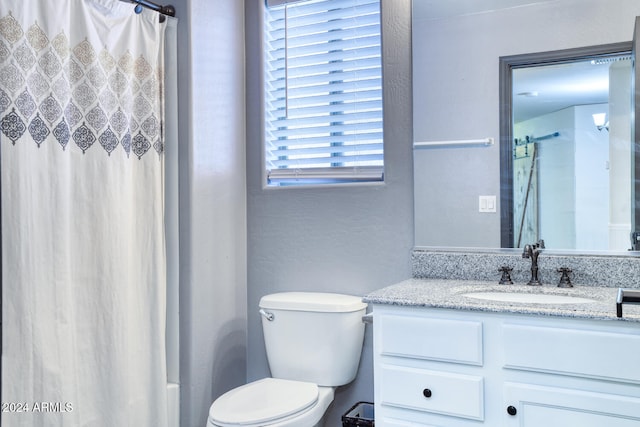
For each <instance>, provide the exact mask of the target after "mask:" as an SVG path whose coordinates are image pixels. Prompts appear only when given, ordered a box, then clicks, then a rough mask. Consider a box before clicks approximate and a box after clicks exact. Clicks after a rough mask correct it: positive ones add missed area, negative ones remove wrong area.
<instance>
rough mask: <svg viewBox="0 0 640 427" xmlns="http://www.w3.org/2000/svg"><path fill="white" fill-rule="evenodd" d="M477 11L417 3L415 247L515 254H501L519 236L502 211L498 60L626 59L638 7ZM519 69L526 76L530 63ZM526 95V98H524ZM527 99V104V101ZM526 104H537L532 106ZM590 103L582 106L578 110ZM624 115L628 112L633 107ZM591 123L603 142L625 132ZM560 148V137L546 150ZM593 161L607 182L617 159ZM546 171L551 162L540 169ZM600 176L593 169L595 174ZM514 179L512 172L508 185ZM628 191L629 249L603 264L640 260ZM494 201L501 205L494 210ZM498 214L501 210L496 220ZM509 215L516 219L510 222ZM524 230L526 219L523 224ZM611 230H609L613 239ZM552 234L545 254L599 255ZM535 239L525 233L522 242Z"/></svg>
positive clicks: (569, 2)
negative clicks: (541, 55) (622, 55)
mask: <svg viewBox="0 0 640 427" xmlns="http://www.w3.org/2000/svg"><path fill="white" fill-rule="evenodd" d="M480 3H482V4H480ZM480 3H479V2H477V0H456V1H455V2H454V1H445V0H413V18H412V19H413V27H412V51H413V73H412V76H413V77H412V78H413V135H414V143H416V144H414V151H413V173H414V187H413V192H414V218H415V222H414V236H415V241H414V242H415V246H416V247H418V248H437V249H447V250H454V251H455V250H461V249H463V250H469V249H472V248H474V249H483V250H484V249H487V250H490V251H502V250H507V251H516V250H514V249H505V248H512V247H513V246H515V245H516V242H515V240H514V235H515V233H516V231H515V229H516V227H515V221H514V219H513V216H514V214H513V208H512V209H511V211H507V210H506V209H505V207H506V206H505V201H506V203H508V202H509V198H508V197H504V194H505V190H504V189H505V185H507V184H506V182H505V181H506V180H505V173H503V167H502V163H504V162H503V159H502V157H504V156H503V155H502V154H501V152H502V149H501V148H503V146H502V143H503V140H504V139H505V137H503V131H502V128H503V127H504V126H503V125H502V122H504V119H502V117H503V114H504V113H505V111H504V110H505V108H506V107H505V105H506V106H507V107H508V108H511V105H510V102H511V100H509V101H507V102H503V101H501V91H502V89H501V86H502V83H501V82H500V76H499V74H500V72H501V71H500V59H501V58H509V57H511V58H512V59H513V58H516V57H518V56H519V55H523V54H529V53H532V52H552V51H553V52H561V53H563V54H567V53H568V52H571V51H573V52H571V53H572V54H575V53H576V51H575V49H576V48H577V49H584V46H606V47H607V48H606V50H605V51H604V52H595V53H594V52H589V53H588V55H594V54H596V55H597V54H608V53H610V51H609V49H610V48H611V46H615V45H617V44H620V45H622V47H621V50H622V51H625V52H627V51H628V50H629V49H633V47H632V44H631V40H632V39H633V37H634V35H633V32H634V23H635V16H637V15H640V4H639V3H638V2H637V1H636V0H620V1H619V2H618V1H617V2H616V7H615V8H611V7H610V5H609V3H608V2H606V1H605V0H580V1H579V2H577V1H575V0H549V1H539V0H529V1H526V0H500V2H480ZM577 16H579V19H577ZM616 49H618V48H616ZM580 55H586V53H585V52H583V53H581V54H580ZM580 55H578V56H580ZM552 59H553V60H557V59H559V58H552ZM546 60H547V59H545V61H546ZM518 65H519V66H522V68H525V67H524V65H525V64H518ZM536 68H540V67H536ZM502 72H503V71H502ZM526 91H527V90H524V89H523V90H522V91H521V92H526ZM531 91H535V89H532V90H531ZM540 95H542V92H541V94H540ZM510 96H511V95H510ZM502 97H503V98H504V95H503V96H502ZM521 97H524V98H526V95H522V96H521ZM542 98H543V96H539V97H538V99H542ZM526 99H528V100H532V99H533V97H531V98H526ZM584 103H585V102H584V101H579V102H578V104H579V105H583V104H584ZM598 103H600V102H598ZM626 106H627V108H629V102H627V105H626ZM634 115H635V113H634ZM590 120H591V123H590V124H589V125H588V126H589V132H592V133H593V134H594V135H597V136H598V137H602V138H607V137H608V136H606V134H607V132H609V134H611V132H612V128H613V127H617V128H618V129H621V127H620V126H615V124H610V131H607V130H602V131H598V130H597V128H596V126H595V124H594V123H593V119H592V118H590ZM586 126H587V125H585V129H586ZM629 127H630V126H629ZM562 129H563V128H560V127H553V128H551V129H549V132H546V133H540V132H539V131H537V130H536V132H535V133H536V135H534V134H533V133H531V132H529V133H525V134H523V135H522V138H524V139H525V140H526V137H527V136H529V137H530V140H531V139H532V137H540V136H547V135H549V134H554V133H555V132H557V131H560V130H562ZM631 132H635V130H631ZM564 133H565V134H567V132H564ZM574 133H575V131H574ZM564 136H565V135H562V137H564ZM515 137H516V136H515V135H511V136H509V137H506V139H507V141H508V142H509V147H510V148H509V150H512V149H513V147H511V144H512V139H514V138H515ZM518 137H519V138H520V135H518ZM486 139H491V140H493V141H495V144H493V145H491V144H489V145H484V144H475V145H462V146H458V145H455V146H454V145H453V144H440V145H433V146H428V147H423V148H415V145H417V143H422V142H426V143H433V142H438V143H440V142H445V143H450V142H452V141H459V140H473V141H480V140H482V141H484V140H486ZM636 140H638V138H637V137H635V136H634V137H633V138H627V143H631V141H636ZM558 141H559V140H558V138H554V139H551V140H547V141H546V142H547V143H550V142H558ZM542 144H543V143H542V142H540V143H539V145H542ZM547 145H549V144H547ZM509 152H510V151H509ZM629 155H630V154H629ZM633 156H635V153H634V154H633ZM556 157H557V156H556ZM572 157H575V156H572ZM594 159H595V160H593V161H594V162H598V165H599V166H598V168H600V169H601V172H602V173H606V172H607V169H606V167H607V165H606V161H611V159H609V158H604V156H599V157H598V156H595V157H594ZM547 160H548V159H547ZM603 163H604V166H603ZM634 163H635V161H634ZM544 165H550V163H549V162H544ZM512 166H513V165H512ZM594 167H595V166H590V168H592V170H593V168H594ZM520 169H521V175H523V176H524V178H526V179H527V180H528V174H526V173H524V172H525V171H526V172H529V171H530V170H531V168H530V165H529V169H527V167H526V165H525V166H522V167H521V168H520ZM588 170H589V169H588ZM512 173H513V170H511V172H510V174H509V176H512ZM510 179H511V180H512V178H510ZM552 182H553V181H552ZM626 185H627V186H629V185H631V189H630V190H625V191H628V192H631V194H632V196H630V197H631V198H632V200H633V202H632V200H628V197H627V200H628V202H629V209H628V210H627V211H626V213H625V215H626V219H625V222H626V225H625V226H624V227H626V229H624V228H621V231H620V232H619V233H618V235H619V236H621V237H620V239H622V240H624V241H623V242H622V243H623V244H624V245H623V246H619V247H621V248H624V249H616V250H612V249H603V250H599V249H598V250H597V252H599V253H600V252H601V254H602V255H615V256H621V255H625V254H629V255H633V256H636V254H640V251H637V252H634V253H633V254H631V253H630V252H629V251H628V249H630V248H631V243H632V242H631V241H630V236H629V230H635V229H636V227H635V225H634V224H635V223H638V221H637V220H635V219H632V220H631V221H630V220H629V219H628V216H629V215H633V216H635V214H632V213H631V212H632V210H631V207H630V206H631V204H633V205H634V206H637V205H638V203H636V202H635V198H636V194H640V189H639V190H636V188H635V186H636V180H635V178H629V179H628V180H627V182H626ZM525 188H526V187H525ZM508 189H509V191H508V192H507V193H506V194H511V196H510V197H511V203H512V202H513V182H511V187H508ZM565 199H568V198H567V197H565ZM485 200H488V201H489V202H487V206H483V201H485ZM492 200H496V202H495V203H491V201H492ZM601 205H602V203H600V199H598V200H596V201H595V202H593V205H592V209H595V208H600V207H602V206H601ZM558 206H559V205H558ZM484 207H486V208H488V209H483V208H484ZM492 208H497V209H495V211H494V210H493V209H492ZM529 208H530V206H529ZM529 208H528V209H529ZM634 211H635V209H634ZM505 212H511V213H510V214H509V215H508V216H507V214H505ZM516 215H517V214H516ZM508 218H510V219H508ZM583 218H584V216H583ZM587 218H588V217H587ZM505 221H509V222H511V226H510V233H511V236H510V237H509V238H508V239H506V241H507V242H508V243H503V240H505V237H504V235H505V232H504V230H505V226H504V224H505ZM521 221H522V215H520V216H519V221H518V222H521ZM621 223H623V221H622V220H615V221H612V224H621ZM629 223H631V225H629ZM608 227H609V225H606V226H605V227H604V228H603V229H604V230H605V232H607V233H608ZM546 234H548V233H545V232H544V230H543V233H542V234H541V235H540V237H542V238H543V239H545V241H546V242H548V243H549V246H548V249H549V251H550V250H555V251H556V252H560V253H567V254H575V253H578V254H580V253H585V254H586V253H593V252H594V250H592V249H581V248H580V246H575V247H574V246H573V245H572V247H566V246H565V244H561V246H559V245H560V244H558V245H556V246H555V247H552V246H551V245H553V244H554V242H553V239H552V238H551V236H547V235H546ZM591 234H592V233H591V232H587V233H585V232H582V233H578V236H579V237H590V236H591ZM533 236H534V235H533V234H530V235H525V234H524V232H523V234H522V236H521V241H522V242H525V240H529V239H531V238H532V237H533ZM563 246H564V247H563Z"/></svg>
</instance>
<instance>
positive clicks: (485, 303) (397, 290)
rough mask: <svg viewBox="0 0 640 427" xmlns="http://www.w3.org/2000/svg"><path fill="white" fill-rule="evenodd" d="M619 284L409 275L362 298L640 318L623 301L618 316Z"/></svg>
mask: <svg viewBox="0 0 640 427" xmlns="http://www.w3.org/2000/svg"><path fill="white" fill-rule="evenodd" d="M471 292H517V293H524V294H545V295H560V296H573V297H580V298H587V299H590V300H593V302H589V303H579V304H574V303H569V304H566V303H565V304H547V303H543V304H540V303H531V302H506V301H495V300H484V299H478V298H471V297H469V296H465V295H464V294H468V293H471ZM617 294H618V288H611V287H596V286H583V287H581V286H579V285H577V284H576V285H574V287H573V288H558V287H556V286H551V285H546V286H527V285H524V284H514V285H499V284H496V283H495V282H484V281H473V280H444V279H408V280H405V281H403V282H400V283H397V284H395V285H391V286H387V287H386V288H382V289H379V290H377V291H374V292H372V293H370V294H368V295H366V296H365V297H364V298H363V301H364V302H366V303H371V304H391V305H402V306H412V307H432V308H448V309H455V310H468V311H487V312H498V313H517V314H534V315H542V316H557V317H571V318H582V319H599V320H618V321H620V320H626V321H634V322H640V305H630V304H624V305H623V310H622V314H623V317H622V318H618V317H617V316H616V297H617Z"/></svg>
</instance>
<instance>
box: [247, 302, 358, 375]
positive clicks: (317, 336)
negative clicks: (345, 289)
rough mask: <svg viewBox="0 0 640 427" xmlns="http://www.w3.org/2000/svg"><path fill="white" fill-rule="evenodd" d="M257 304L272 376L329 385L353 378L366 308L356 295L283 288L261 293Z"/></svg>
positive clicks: (356, 369)
mask: <svg viewBox="0 0 640 427" xmlns="http://www.w3.org/2000/svg"><path fill="white" fill-rule="evenodd" d="M259 306H260V313H261V314H262V330H263V332H264V342H265V347H266V350H267V359H268V361H269V367H270V368H271V375H272V376H273V377H274V378H282V379H289V380H297V381H309V382H313V383H316V384H318V385H321V386H332V387H337V386H341V385H344V384H347V383H349V382H351V381H353V379H354V378H355V377H356V373H357V371H358V365H359V363H360V355H361V353H362V342H363V339H364V323H363V322H362V316H363V315H364V314H365V312H366V308H367V304H366V303H363V302H362V300H361V298H360V297H355V296H351V295H342V294H332V293H318V292H283V293H277V294H271V295H266V296H264V297H262V298H261V299H260V304H259ZM270 319H271V320H270Z"/></svg>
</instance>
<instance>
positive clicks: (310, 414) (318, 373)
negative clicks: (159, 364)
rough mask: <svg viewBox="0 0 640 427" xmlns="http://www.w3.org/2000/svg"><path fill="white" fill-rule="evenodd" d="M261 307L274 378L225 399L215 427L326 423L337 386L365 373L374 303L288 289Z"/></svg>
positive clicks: (211, 425) (213, 411) (214, 409)
mask: <svg viewBox="0 0 640 427" xmlns="http://www.w3.org/2000/svg"><path fill="white" fill-rule="evenodd" d="M259 307H260V311H259V313H260V315H261V316H262V329H263V333H264V341H265V348H266V352H267V360H268V362H269V368H270V370H271V375H272V378H263V379H261V380H257V381H253V382H251V383H249V384H245V385H243V386H240V387H237V388H235V389H233V390H230V391H228V392H226V393H225V394H223V395H222V396H220V397H219V398H217V399H216V400H215V401H214V402H213V403H212V404H211V407H210V408H209V418H208V421H207V427H265V426H267V427H314V426H318V427H320V426H322V425H323V419H324V414H325V412H326V411H327V408H328V407H329V405H331V402H332V401H333V398H334V392H335V389H336V387H339V386H342V385H345V384H348V383H350V382H351V381H353V379H354V378H355V376H356V373H357V371H358V365H359V363H360V355H361V353H362V344H363V340H364V323H363V322H362V316H363V315H364V314H365V312H366V308H367V304H365V303H363V302H362V300H361V298H360V297H355V296H351V295H342V294H331V293H318V292H282V293H278V294H271V295H265V296H264V297H262V298H261V299H260V304H259Z"/></svg>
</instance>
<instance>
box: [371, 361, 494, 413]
mask: <svg viewBox="0 0 640 427" xmlns="http://www.w3.org/2000/svg"><path fill="white" fill-rule="evenodd" d="M379 372H380V378H379V389H380V403H381V405H383V406H384V405H389V406H395V407H399V408H407V409H414V410H418V411H425V412H432V413H437V414H443V415H450V416H455V417H462V418H469V419H473V420H484V390H483V384H484V381H483V378H482V377H478V376H472V375H462V374H454V373H448V372H436V371H428V370H424V369H415V368H406V367H400V366H392V365H383V366H382V369H380V371H379ZM427 396H429V397H427Z"/></svg>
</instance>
